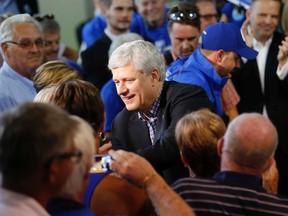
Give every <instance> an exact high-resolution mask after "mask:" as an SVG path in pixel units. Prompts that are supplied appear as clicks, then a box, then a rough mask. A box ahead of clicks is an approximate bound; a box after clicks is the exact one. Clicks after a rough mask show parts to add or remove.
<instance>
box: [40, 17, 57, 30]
mask: <svg viewBox="0 0 288 216" xmlns="http://www.w3.org/2000/svg"><path fill="white" fill-rule="evenodd" d="M38 22H39V23H40V25H41V26H42V29H43V32H44V33H59V32H60V25H59V23H58V22H57V21H56V20H55V19H43V20H42V21H38Z"/></svg>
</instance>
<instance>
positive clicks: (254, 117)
mask: <svg viewBox="0 0 288 216" xmlns="http://www.w3.org/2000/svg"><path fill="white" fill-rule="evenodd" d="M277 144H278V135H277V130H276V128H275V127H274V125H273V124H272V123H271V122H270V121H269V119H268V118H266V117H264V116H262V115H260V114H256V113H249V114H248V113H246V114H242V115H240V116H238V117H237V118H235V119H234V120H233V121H232V122H231V123H230V124H229V126H228V128H227V131H226V133H225V136H224V147H223V151H226V152H229V153H230V155H231V159H232V160H233V161H234V162H235V163H237V164H239V165H242V166H246V167H250V168H255V169H260V168H263V167H264V166H265V165H266V163H267V162H268V160H269V159H270V158H271V157H272V156H274V153H275V151H276V148H277Z"/></svg>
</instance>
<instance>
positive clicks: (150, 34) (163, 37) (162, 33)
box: [130, 9, 171, 53]
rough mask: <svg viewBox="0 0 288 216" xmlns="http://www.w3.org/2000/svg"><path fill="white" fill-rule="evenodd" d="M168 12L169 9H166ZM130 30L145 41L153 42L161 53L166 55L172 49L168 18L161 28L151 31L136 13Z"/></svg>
mask: <svg viewBox="0 0 288 216" xmlns="http://www.w3.org/2000/svg"><path fill="white" fill-rule="evenodd" d="M166 12H168V9H166ZM130 30H131V32H134V33H138V34H140V35H141V36H142V37H143V38H144V39H145V40H148V41H151V42H153V43H154V44H155V46H156V47H157V49H158V50H159V51H160V52H161V53H164V51H165V50H168V49H170V47H171V40H170V37H169V33H168V18H167V17H166V18H165V20H164V22H163V23H162V25H161V26H159V27H157V28H154V29H149V28H148V27H147V25H146V24H145V22H144V20H143V19H142V17H141V16H140V14H138V13H135V15H134V17H133V20H132V23H131V27H130Z"/></svg>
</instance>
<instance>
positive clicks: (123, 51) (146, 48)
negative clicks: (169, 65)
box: [108, 40, 165, 81]
mask: <svg viewBox="0 0 288 216" xmlns="http://www.w3.org/2000/svg"><path fill="white" fill-rule="evenodd" d="M130 64H131V65H132V66H133V67H134V68H135V69H136V70H137V71H141V72H142V73H144V74H147V75H148V74H150V73H151V72H152V71H153V70H158V71H159V73H160V76H161V77H160V78H161V80H162V81H164V80H165V65H164V61H163V57H162V55H161V53H160V52H159V51H158V50H157V48H156V47H155V46H154V45H153V44H152V43H150V42H148V41H144V40H136V41H132V42H126V43H124V44H122V45H121V46H119V47H118V48H116V49H115V50H114V52H113V53H112V54H111V56H110V58H109V63H108V68H109V69H110V70H112V69H114V68H118V67H125V66H128V65H130Z"/></svg>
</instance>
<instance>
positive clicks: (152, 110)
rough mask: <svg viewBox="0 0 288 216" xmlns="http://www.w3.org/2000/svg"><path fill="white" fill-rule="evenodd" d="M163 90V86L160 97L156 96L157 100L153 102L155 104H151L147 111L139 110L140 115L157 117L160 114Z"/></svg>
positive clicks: (140, 116)
mask: <svg viewBox="0 0 288 216" xmlns="http://www.w3.org/2000/svg"><path fill="white" fill-rule="evenodd" d="M162 91H163V86H162V88H161V91H160V94H159V95H158V97H157V98H156V100H155V101H154V102H153V104H152V105H151V107H150V108H149V110H148V112H147V113H143V112H138V117H139V118H140V119H141V118H142V119H146V120H147V118H148V119H149V118H155V117H157V114H158V110H159V107H160V101H161V94H162Z"/></svg>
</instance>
